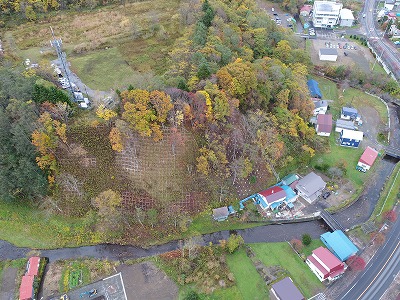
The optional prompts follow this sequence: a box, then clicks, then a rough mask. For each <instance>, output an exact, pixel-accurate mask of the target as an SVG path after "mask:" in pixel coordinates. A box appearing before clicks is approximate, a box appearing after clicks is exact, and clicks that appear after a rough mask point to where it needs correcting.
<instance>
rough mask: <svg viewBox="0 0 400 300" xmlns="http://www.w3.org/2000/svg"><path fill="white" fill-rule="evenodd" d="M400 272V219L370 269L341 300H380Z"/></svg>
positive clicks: (372, 261)
mask: <svg viewBox="0 0 400 300" xmlns="http://www.w3.org/2000/svg"><path fill="white" fill-rule="evenodd" d="M399 272H400V219H397V222H396V224H395V225H394V226H393V227H392V229H391V231H390V234H388V235H387V241H386V243H385V244H384V245H383V247H382V248H381V249H380V251H379V252H378V253H376V255H375V256H374V257H373V258H372V260H371V261H370V263H369V264H368V268H367V269H366V270H365V271H364V272H363V273H361V274H360V275H359V276H358V277H357V278H356V279H355V281H354V282H353V284H352V285H351V287H350V289H349V290H348V291H346V292H345V293H342V294H341V295H340V296H339V297H338V298H337V299H340V300H371V299H379V298H380V297H381V296H382V295H383V294H384V293H385V291H386V290H387V289H388V288H389V286H390V284H391V283H392V281H393V279H394V278H395V276H396V275H397V274H398V273H399Z"/></svg>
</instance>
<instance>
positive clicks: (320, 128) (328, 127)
mask: <svg viewBox="0 0 400 300" xmlns="http://www.w3.org/2000/svg"><path fill="white" fill-rule="evenodd" d="M315 130H316V131H317V134H318V135H322V136H330V135H331V131H332V115H325V114H318V115H317V125H316V126H315Z"/></svg>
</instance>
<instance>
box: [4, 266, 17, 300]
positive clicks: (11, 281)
mask: <svg viewBox="0 0 400 300" xmlns="http://www.w3.org/2000/svg"><path fill="white" fill-rule="evenodd" d="M17 271H18V269H17V268H7V269H5V270H4V273H3V280H2V282H1V286H0V299H1V300H14V292H15V279H16V277H17Z"/></svg>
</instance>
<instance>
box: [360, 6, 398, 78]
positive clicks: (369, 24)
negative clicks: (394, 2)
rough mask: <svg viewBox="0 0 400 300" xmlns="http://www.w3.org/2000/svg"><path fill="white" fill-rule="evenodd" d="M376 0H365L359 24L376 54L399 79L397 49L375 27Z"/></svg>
mask: <svg viewBox="0 0 400 300" xmlns="http://www.w3.org/2000/svg"><path fill="white" fill-rule="evenodd" d="M375 1H376V0H365V4H364V9H363V11H362V12H361V13H360V15H361V16H362V15H363V14H365V17H364V18H361V24H362V25H363V27H364V28H363V29H364V30H365V35H366V37H367V39H368V41H369V43H370V45H371V46H372V47H373V48H374V49H375V50H376V51H377V53H378V56H379V57H381V58H382V60H384V61H385V63H386V65H387V66H388V67H389V68H390V69H391V71H392V73H393V75H394V76H395V77H396V78H397V80H400V55H399V51H398V50H397V49H396V48H395V47H394V45H393V43H392V42H390V41H388V40H387V39H386V38H385V37H384V32H383V31H382V30H380V29H377V28H376V27H375V24H376V23H375V19H376V15H375V14H374V12H375V8H376V2H375Z"/></svg>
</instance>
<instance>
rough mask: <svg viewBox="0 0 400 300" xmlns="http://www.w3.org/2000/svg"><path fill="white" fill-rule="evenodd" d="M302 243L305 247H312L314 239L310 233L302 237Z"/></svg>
mask: <svg viewBox="0 0 400 300" xmlns="http://www.w3.org/2000/svg"><path fill="white" fill-rule="evenodd" d="M301 241H302V242H303V245H306V246H308V245H310V244H311V242H312V238H311V235H309V234H308V233H305V234H303V235H302V236H301Z"/></svg>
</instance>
